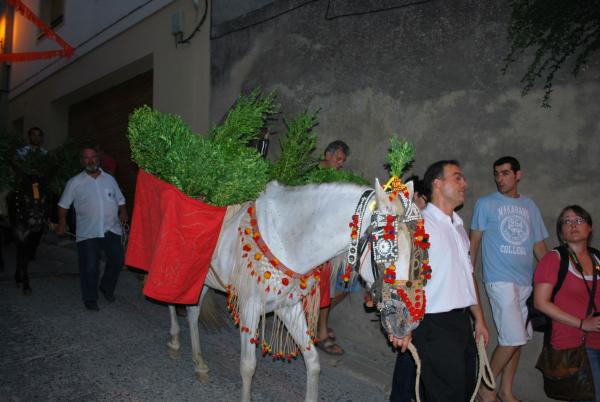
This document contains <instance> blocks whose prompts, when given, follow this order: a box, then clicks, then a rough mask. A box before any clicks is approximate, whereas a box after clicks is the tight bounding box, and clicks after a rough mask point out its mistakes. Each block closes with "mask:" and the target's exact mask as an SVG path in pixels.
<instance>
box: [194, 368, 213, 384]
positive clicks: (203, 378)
mask: <svg viewBox="0 0 600 402" xmlns="http://www.w3.org/2000/svg"><path fill="white" fill-rule="evenodd" d="M196 380H198V382H201V383H203V384H205V383H207V382H209V380H210V376H209V375H208V371H202V372H196Z"/></svg>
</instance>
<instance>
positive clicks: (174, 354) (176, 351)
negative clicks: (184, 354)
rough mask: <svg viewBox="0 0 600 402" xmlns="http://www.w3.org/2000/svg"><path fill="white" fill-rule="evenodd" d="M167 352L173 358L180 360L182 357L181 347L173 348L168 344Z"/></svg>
mask: <svg viewBox="0 0 600 402" xmlns="http://www.w3.org/2000/svg"><path fill="white" fill-rule="evenodd" d="M167 354H168V355H169V357H170V358H171V359H173V360H179V359H180V358H181V349H173V348H172V347H170V346H167Z"/></svg>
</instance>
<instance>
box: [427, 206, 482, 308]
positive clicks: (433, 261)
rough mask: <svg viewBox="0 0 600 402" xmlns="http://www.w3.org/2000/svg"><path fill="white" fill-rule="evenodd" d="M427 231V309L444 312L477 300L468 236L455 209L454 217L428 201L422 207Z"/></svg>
mask: <svg viewBox="0 0 600 402" xmlns="http://www.w3.org/2000/svg"><path fill="white" fill-rule="evenodd" d="M423 218H424V219H425V231H426V232H427V233H428V234H429V242H430V244H431V247H430V248H429V265H431V271H432V272H431V279H430V280H429V281H428V282H427V286H426V287H425V294H426V295H427V306H426V309H425V312H426V313H427V314H431V313H444V312H447V311H450V310H454V309H456V308H463V307H469V306H472V305H475V304H477V295H476V293H475V284H474V283H473V265H472V264H471V259H470V258H469V238H468V237H467V233H466V232H465V228H464V227H463V221H462V219H461V218H460V216H458V214H457V213H456V212H453V213H452V218H450V216H448V215H446V214H445V213H444V212H442V210H440V209H439V208H438V207H436V206H435V205H433V204H432V203H428V204H427V207H426V208H425V209H424V210H423Z"/></svg>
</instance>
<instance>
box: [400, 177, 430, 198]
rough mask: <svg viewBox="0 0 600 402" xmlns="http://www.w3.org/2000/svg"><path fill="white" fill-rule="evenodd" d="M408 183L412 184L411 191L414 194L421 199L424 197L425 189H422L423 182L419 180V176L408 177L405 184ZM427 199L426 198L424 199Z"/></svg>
mask: <svg viewBox="0 0 600 402" xmlns="http://www.w3.org/2000/svg"><path fill="white" fill-rule="evenodd" d="M409 181H412V182H413V190H414V192H415V193H419V194H420V195H421V196H422V197H425V189H424V188H423V180H421V179H419V176H417V175H416V174H415V175H412V176H410V177H408V178H407V179H406V180H405V182H406V183H408V182H409ZM425 198H427V197H425Z"/></svg>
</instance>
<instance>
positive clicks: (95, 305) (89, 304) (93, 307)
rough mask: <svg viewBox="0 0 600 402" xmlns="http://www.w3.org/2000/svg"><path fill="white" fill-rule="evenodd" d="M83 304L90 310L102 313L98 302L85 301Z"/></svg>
mask: <svg viewBox="0 0 600 402" xmlns="http://www.w3.org/2000/svg"><path fill="white" fill-rule="evenodd" d="M83 304H84V305H85V308H87V309H88V310H93V311H100V307H98V302H97V301H96V300H85V301H84V302H83Z"/></svg>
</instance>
